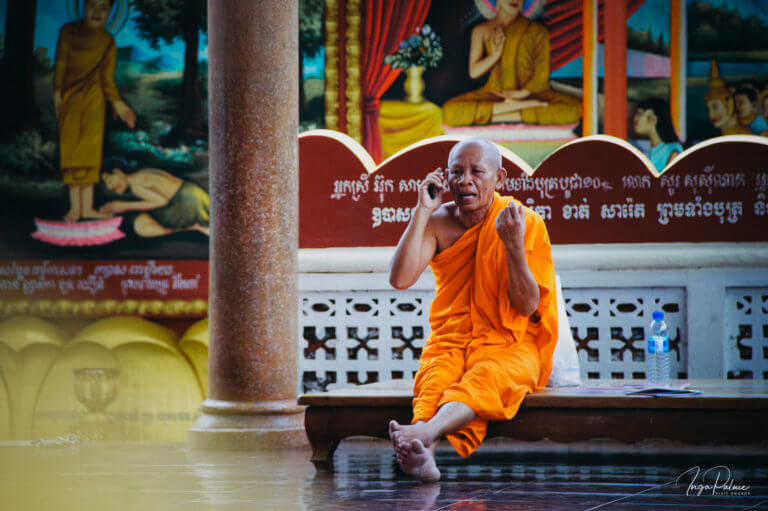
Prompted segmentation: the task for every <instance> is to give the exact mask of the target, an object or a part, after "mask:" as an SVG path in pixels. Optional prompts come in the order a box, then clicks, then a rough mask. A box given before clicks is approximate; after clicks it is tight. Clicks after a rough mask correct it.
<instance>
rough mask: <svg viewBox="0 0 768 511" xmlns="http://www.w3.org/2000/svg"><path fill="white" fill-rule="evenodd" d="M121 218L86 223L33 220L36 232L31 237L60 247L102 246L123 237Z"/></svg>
mask: <svg viewBox="0 0 768 511" xmlns="http://www.w3.org/2000/svg"><path fill="white" fill-rule="evenodd" d="M122 221H123V217H121V216H116V217H113V218H107V219H105V220H92V221H87V222H61V221H56V220H42V219H40V218H35V225H36V226H37V230H36V231H35V232H33V233H32V237H33V238H35V239H38V240H40V241H42V242H45V243H50V244H52V245H61V246H76V247H85V246H92V245H104V244H106V243H110V242H112V241H115V240H119V239H121V238H124V237H125V234H124V233H123V232H122V231H121V230H120V223H121V222H122Z"/></svg>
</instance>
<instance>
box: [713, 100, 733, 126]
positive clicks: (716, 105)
mask: <svg viewBox="0 0 768 511" xmlns="http://www.w3.org/2000/svg"><path fill="white" fill-rule="evenodd" d="M707 113H708V114H709V120H710V121H712V124H713V125H714V126H715V128H719V127H721V126H724V125H725V124H727V123H728V120H729V118H730V116H731V114H730V112H728V107H727V106H726V104H725V101H723V100H721V99H711V100H709V101H707Z"/></svg>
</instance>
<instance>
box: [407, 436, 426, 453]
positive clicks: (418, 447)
mask: <svg viewBox="0 0 768 511" xmlns="http://www.w3.org/2000/svg"><path fill="white" fill-rule="evenodd" d="M411 451H413V453H414V454H424V453H425V452H426V451H427V449H426V447H424V444H423V443H422V442H421V440H419V439H418V438H414V439H413V440H411Z"/></svg>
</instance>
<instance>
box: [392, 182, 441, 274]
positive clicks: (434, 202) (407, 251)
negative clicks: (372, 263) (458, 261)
mask: <svg viewBox="0 0 768 511" xmlns="http://www.w3.org/2000/svg"><path fill="white" fill-rule="evenodd" d="M442 172H443V171H442V169H437V170H435V171H434V172H431V173H429V174H428V175H427V177H426V178H425V179H424V181H422V182H421V185H419V202H418V204H417V205H416V207H415V208H414V209H413V215H412V216H411V221H410V222H409V223H408V227H406V229H405V232H404V233H403V235H402V236H401V237H400V241H399V242H398V243H397V248H395V254H394V255H393V256H392V262H391V263H390V265H389V283H390V284H392V287H394V288H395V289H407V288H409V287H411V286H412V285H414V284H415V283H416V281H417V280H419V276H420V275H421V274H422V272H423V271H424V269H425V268H426V267H427V265H428V264H429V261H430V259H432V258H433V257H434V255H435V250H436V249H437V235H436V233H435V228H434V220H433V218H432V213H434V212H435V211H436V210H437V209H438V208H439V207H440V204H441V203H442V196H443V193H444V192H443V190H445V186H444V184H443V178H442V175H443V174H442ZM430 184H434V185H435V189H436V190H437V192H438V193H437V194H436V195H435V197H431V196H430V195H429V192H428V187H429V185H430Z"/></svg>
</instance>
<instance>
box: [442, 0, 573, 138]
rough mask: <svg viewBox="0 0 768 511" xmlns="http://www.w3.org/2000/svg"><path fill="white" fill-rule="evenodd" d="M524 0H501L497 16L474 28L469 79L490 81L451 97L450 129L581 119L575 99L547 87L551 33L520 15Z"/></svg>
mask: <svg viewBox="0 0 768 511" xmlns="http://www.w3.org/2000/svg"><path fill="white" fill-rule="evenodd" d="M522 5H523V0H499V2H497V9H498V15H497V16H496V17H495V18H493V19H491V20H489V21H486V22H485V23H481V24H479V25H477V26H476V27H475V28H474V29H472V38H471V42H470V49H469V75H470V76H471V77H472V78H479V77H481V76H483V75H484V74H486V73H489V74H488V81H487V82H486V83H485V85H483V86H482V87H481V88H479V89H477V90H474V91H471V92H467V93H464V94H461V95H460V96H457V97H455V98H452V99H449V100H448V101H447V102H446V103H445V104H444V105H443V119H444V120H445V123H446V124H448V125H449V126H468V125H473V124H489V123H508V122H524V123H527V124H571V123H575V122H577V121H578V120H579V117H580V116H581V104H580V101H579V100H578V98H576V97H574V96H571V95H569V94H564V93H562V92H557V91H553V90H552V89H550V88H549V57H550V54H549V32H548V31H547V29H546V27H544V26H543V25H541V24H539V23H535V22H533V21H530V20H528V19H527V18H525V17H523V16H521V15H520V10H521V9H522Z"/></svg>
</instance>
